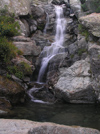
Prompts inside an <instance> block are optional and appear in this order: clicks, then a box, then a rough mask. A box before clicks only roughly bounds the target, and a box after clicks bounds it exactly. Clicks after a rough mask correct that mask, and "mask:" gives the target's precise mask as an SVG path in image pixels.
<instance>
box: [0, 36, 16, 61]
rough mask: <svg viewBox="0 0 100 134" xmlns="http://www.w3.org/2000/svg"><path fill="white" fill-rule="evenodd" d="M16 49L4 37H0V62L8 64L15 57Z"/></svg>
mask: <svg viewBox="0 0 100 134" xmlns="http://www.w3.org/2000/svg"><path fill="white" fill-rule="evenodd" d="M16 52H17V48H16V47H15V46H14V45H13V44H12V42H10V41H8V40H7V38H6V37H0V61H2V62H5V63H8V62H9V61H10V60H11V59H12V58H14V57H15V56H16Z"/></svg>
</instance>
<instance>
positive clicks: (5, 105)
mask: <svg viewBox="0 0 100 134" xmlns="http://www.w3.org/2000/svg"><path fill="white" fill-rule="evenodd" d="M11 107H12V106H11V104H10V102H9V100H7V99H6V98H5V97H0V109H2V110H6V109H11ZM5 113H7V112H5Z"/></svg>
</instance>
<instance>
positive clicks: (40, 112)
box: [1, 102, 100, 130]
mask: <svg viewBox="0 0 100 134" xmlns="http://www.w3.org/2000/svg"><path fill="white" fill-rule="evenodd" d="M1 118H10V119H28V120H32V121H39V122H54V123H59V124H64V125H79V126H83V127H91V128H96V129H99V130H100V106H99V105H83V104H80V105H76V104H52V105H48V104H38V103H33V102H30V103H27V104H26V105H24V106H16V107H15V108H14V109H13V110H12V112H11V113H10V114H9V115H7V116H6V117H1Z"/></svg>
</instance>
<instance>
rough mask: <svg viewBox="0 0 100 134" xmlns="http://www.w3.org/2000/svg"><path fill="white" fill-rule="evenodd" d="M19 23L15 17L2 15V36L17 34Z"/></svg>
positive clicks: (0, 31) (0, 33)
mask: <svg viewBox="0 0 100 134" xmlns="http://www.w3.org/2000/svg"><path fill="white" fill-rule="evenodd" d="M18 29H19V25H18V22H15V19H14V18H12V17H9V16H0V36H7V37H11V36H16V35H18V34H19V32H18Z"/></svg>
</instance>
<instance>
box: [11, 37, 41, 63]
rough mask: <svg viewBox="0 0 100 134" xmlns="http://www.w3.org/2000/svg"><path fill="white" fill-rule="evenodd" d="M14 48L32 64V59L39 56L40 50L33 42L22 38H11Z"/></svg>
mask: <svg viewBox="0 0 100 134" xmlns="http://www.w3.org/2000/svg"><path fill="white" fill-rule="evenodd" d="M13 43H14V44H15V46H16V47H17V48H18V49H19V50H21V51H22V52H23V55H24V56H25V57H26V58H27V59H28V60H30V61H31V62H33V58H34V57H36V56H39V54H40V52H41V48H40V47H39V46H36V44H35V41H34V40H31V39H30V38H28V37H27V38H26V37H23V36H16V37H14V38H13Z"/></svg>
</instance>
